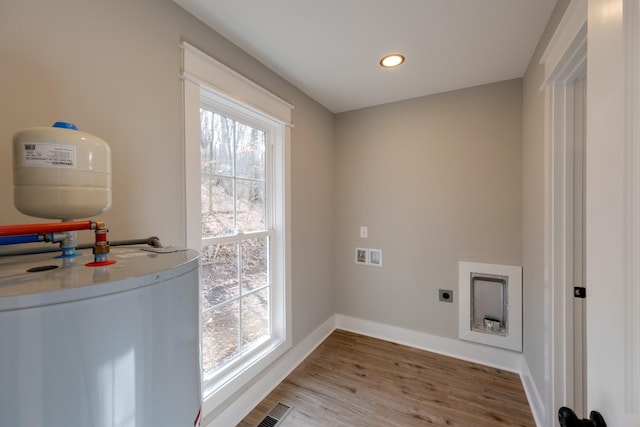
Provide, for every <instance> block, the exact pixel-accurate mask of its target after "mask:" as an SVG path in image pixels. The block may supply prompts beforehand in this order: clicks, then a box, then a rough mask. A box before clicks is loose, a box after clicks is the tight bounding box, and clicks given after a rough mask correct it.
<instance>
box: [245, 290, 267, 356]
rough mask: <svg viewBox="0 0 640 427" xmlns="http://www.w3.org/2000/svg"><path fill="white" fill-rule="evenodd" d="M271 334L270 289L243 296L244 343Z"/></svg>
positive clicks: (248, 343) (247, 344) (247, 343)
mask: <svg viewBox="0 0 640 427" xmlns="http://www.w3.org/2000/svg"><path fill="white" fill-rule="evenodd" d="M265 335H269V289H262V290H260V291H258V292H255V293H253V294H250V295H247V296H244V297H242V345H243V346H244V347H247V346H249V345H251V343H253V342H254V341H256V340H258V339H260V338H262V337H263V336H265Z"/></svg>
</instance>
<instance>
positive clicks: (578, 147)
mask: <svg viewBox="0 0 640 427" xmlns="http://www.w3.org/2000/svg"><path fill="white" fill-rule="evenodd" d="M586 92H587V78H586V76H584V75H581V76H580V77H578V78H576V79H575V80H574V81H573V100H574V102H573V106H574V108H573V113H574V114H573V116H574V122H573V124H574V131H573V136H574V137H573V150H572V151H573V156H572V161H573V191H572V192H571V193H572V197H571V198H572V199H573V209H572V210H573V230H572V232H573V245H572V248H573V253H572V254H570V255H569V257H568V258H569V259H572V260H573V286H574V288H575V287H583V288H585V289H586V280H585V279H586V275H585V205H584V203H585V197H584V195H585V185H584V183H585V140H586ZM575 296H576V294H575V293H574V298H573V299H569V300H568V301H567V303H568V304H571V305H572V307H571V308H570V309H569V308H568V310H567V312H569V313H573V334H572V335H573V337H572V338H573V405H574V408H573V409H574V410H575V412H576V413H577V414H583V415H584V416H586V415H587V402H586V397H587V394H586V379H587V371H586V349H585V346H586V303H585V300H584V298H580V297H575Z"/></svg>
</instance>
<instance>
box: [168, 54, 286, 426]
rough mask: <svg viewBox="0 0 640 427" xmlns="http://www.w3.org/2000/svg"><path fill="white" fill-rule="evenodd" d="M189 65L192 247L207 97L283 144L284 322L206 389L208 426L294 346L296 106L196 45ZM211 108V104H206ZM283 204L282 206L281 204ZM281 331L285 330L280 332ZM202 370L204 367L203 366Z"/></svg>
mask: <svg viewBox="0 0 640 427" xmlns="http://www.w3.org/2000/svg"><path fill="white" fill-rule="evenodd" d="M180 47H181V49H182V52H183V63H182V70H181V73H180V77H181V79H182V80H183V82H184V85H183V91H184V92H183V95H184V120H185V121H184V144H185V145H184V149H185V153H184V156H185V157H184V160H185V204H184V205H185V240H186V244H187V246H188V247H195V248H199V247H200V245H201V242H202V235H201V225H200V221H201V218H200V215H201V214H200V192H199V188H200V185H199V184H200V182H201V174H200V168H199V167H198V168H194V167H193V165H194V164H196V165H199V164H200V149H199V147H200V107H201V105H202V104H203V102H202V99H203V95H205V97H206V96H211V94H215V98H216V99H215V100H216V103H220V104H223V105H224V104H226V106H227V107H230V108H233V109H234V110H235V108H237V107H240V110H242V109H249V110H251V111H252V112H255V113H257V114H258V115H261V116H264V118H265V119H266V121H270V122H272V123H274V126H273V129H272V130H273V131H274V132H275V133H276V134H275V135H273V136H272V137H274V138H275V140H279V141H281V143H276V144H273V141H274V140H269V141H267V144H269V145H271V147H272V150H273V162H274V165H273V183H272V186H273V187H272V190H273V191H274V195H275V197H274V198H273V199H274V203H273V204H272V206H270V207H267V208H268V209H273V221H274V224H273V226H274V229H276V230H277V232H276V236H275V237H274V238H273V241H272V244H273V245H274V246H275V247H274V254H276V255H275V256H274V257H273V260H272V263H271V267H272V268H273V277H274V282H275V278H277V280H279V281H280V284H279V285H277V284H276V283H274V284H273V286H272V294H271V295H272V298H274V301H275V299H276V298H280V299H281V300H283V301H284V307H283V310H280V311H279V312H278V313H277V316H281V317H279V318H277V319H275V320H274V322H273V325H274V327H273V329H272V333H273V335H274V336H275V335H276V334H277V335H278V339H276V340H274V341H273V342H272V344H271V345H269V346H267V347H266V348H263V349H256V352H257V355H256V356H257V358H256V359H257V360H254V362H252V363H248V364H244V365H243V366H238V367H236V368H235V369H231V370H230V372H229V373H228V374H227V375H226V376H225V377H224V378H223V379H222V380H221V381H219V382H218V386H217V387H215V388H214V389H203V407H202V411H203V419H204V420H205V421H207V422H208V420H210V419H212V418H213V417H215V416H216V415H218V414H219V413H220V412H221V411H222V410H223V409H224V408H225V407H226V406H228V404H229V403H230V401H231V398H232V397H233V396H234V395H235V394H236V393H238V392H239V391H241V390H242V389H243V388H244V387H246V386H247V385H248V384H250V383H251V382H252V380H254V378H256V377H257V376H258V375H259V374H260V373H261V372H263V371H264V370H265V369H266V368H267V367H268V366H269V365H271V364H272V363H273V362H274V361H275V360H277V359H278V358H279V357H280V356H282V355H283V354H284V353H285V352H286V351H287V350H288V349H290V348H291V346H292V325H291V322H290V319H291V244H290V242H291V220H290V218H291V215H290V212H291V204H290V191H291V190H290V189H291V185H290V169H291V166H290V151H291V123H290V122H291V110H292V109H293V106H292V105H291V104H289V103H287V102H286V101H283V100H282V99H280V98H279V97H277V96H275V95H274V94H272V93H271V92H269V91H267V90H265V89H263V88H262V87H260V86H258V85H257V84H255V83H254V82H252V81H250V80H248V79H247V78H245V77H244V76H242V75H240V74H238V73H236V72H235V71H233V70H232V69H230V68H229V67H227V66H225V65H223V64H221V63H220V62H218V61H216V60H215V59H213V58H211V57H210V56H208V55H207V54H205V53H204V52H202V51H200V50H198V49H197V48H195V47H193V46H192V45H190V44H188V43H186V42H181V43H180ZM205 104H206V103H205ZM276 200H278V202H276ZM278 325H282V326H281V327H279V328H278ZM200 369H202V367H201V366H200Z"/></svg>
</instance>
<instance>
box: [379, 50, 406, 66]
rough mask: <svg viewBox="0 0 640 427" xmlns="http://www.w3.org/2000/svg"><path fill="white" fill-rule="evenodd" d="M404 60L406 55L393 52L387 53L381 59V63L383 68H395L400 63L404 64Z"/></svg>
mask: <svg viewBox="0 0 640 427" xmlns="http://www.w3.org/2000/svg"><path fill="white" fill-rule="evenodd" d="M403 62H404V56H402V55H400V54H399V53H392V54H391V55H387V56H385V57H384V58H382V59H381V60H380V65H381V66H382V67H383V68H394V67H397V66H399V65H402V63H403Z"/></svg>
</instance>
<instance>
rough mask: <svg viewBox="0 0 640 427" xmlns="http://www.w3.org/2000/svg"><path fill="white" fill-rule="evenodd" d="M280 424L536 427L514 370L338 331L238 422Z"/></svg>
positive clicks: (253, 426) (289, 426) (248, 426)
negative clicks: (281, 415)
mask: <svg viewBox="0 0 640 427" xmlns="http://www.w3.org/2000/svg"><path fill="white" fill-rule="evenodd" d="M279 402H280V403H283V404H284V405H287V406H289V407H291V408H292V410H291V412H290V413H289V415H288V416H287V417H286V418H285V419H284V421H283V422H282V423H280V424H278V427H328V426H331V427H333V426H335V427H356V426H358V427H359V426H362V427H364V426H367V427H375V426H385V427H388V426H393V427H396V426H424V425H432V426H458V427H498V426H510V427H513V426H527V427H528V426H531V427H535V423H534V421H533V417H532V415H531V410H530V409H529V405H528V403H527V399H526V397H525V394H524V390H523V388H522V384H521V382H520V378H519V376H518V375H517V374H514V373H511V372H505V371H502V370H499V369H495V368H489V367H486V366H482V365H478V364H474V363H470V362H464V361H461V360H458V359H453V358H450V357H446V356H442V355H439V354H435V353H430V352H427V351H422V350H417V349H414V348H411V347H406V346H402V345H398V344H393V343H390V342H387V341H382V340H378V339H374V338H369V337H365V336H362V335H358V334H354V333H351V332H345V331H341V330H337V331H335V332H333V333H332V334H331V335H330V336H329V337H328V338H327V339H326V340H325V341H324V342H323V343H322V344H320V345H319V346H318V348H316V350H315V351H314V352H313V353H312V354H311V355H309V357H308V358H307V359H305V361H304V362H303V363H302V364H300V366H298V367H297V368H296V369H295V370H294V371H293V372H292V373H291V374H290V375H289V376H288V377H287V378H286V379H285V380H284V381H283V382H282V383H281V384H280V385H279V386H278V387H277V388H276V389H275V390H274V391H273V392H271V394H270V395H269V396H267V397H266V398H265V399H264V400H263V401H262V402H261V403H260V404H259V405H258V406H257V407H256V408H255V409H254V410H253V411H252V412H251V413H250V414H249V415H247V417H246V418H245V419H244V420H243V421H242V422H241V423H240V424H238V426H240V427H256V426H257V425H258V424H260V422H261V421H262V420H263V419H264V418H265V416H266V415H268V414H269V412H270V411H271V410H272V409H273V408H274V407H275V406H276V405H277V404H278V403H279Z"/></svg>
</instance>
